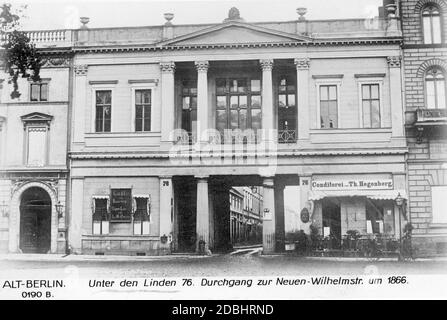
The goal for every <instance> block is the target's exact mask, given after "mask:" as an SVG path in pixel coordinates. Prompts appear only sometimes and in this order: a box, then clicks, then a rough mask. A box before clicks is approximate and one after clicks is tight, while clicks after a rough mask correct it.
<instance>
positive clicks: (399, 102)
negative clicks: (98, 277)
mask: <svg viewBox="0 0 447 320" xmlns="http://www.w3.org/2000/svg"><path fill="white" fill-rule="evenodd" d="M397 9H398V8H397V7H396V6H394V5H391V6H388V7H387V11H386V14H384V13H383V10H382V12H381V15H380V16H379V17H376V18H374V19H347V20H324V21H319V20H316V21H311V20H306V19H305V10H302V9H300V10H298V14H299V17H298V19H297V20H293V21H276V22H257V23H250V22H247V21H245V20H244V19H243V18H242V17H241V14H240V13H239V11H238V10H237V9H236V8H232V9H231V10H230V11H229V13H228V16H227V17H226V18H225V19H224V20H223V21H222V22H220V23H215V24H191V25H176V24H175V23H173V15H172V14H166V15H165V18H166V23H165V24H164V25H161V26H149V27H133V28H91V29H90V28H88V19H83V20H82V21H83V26H82V27H81V28H80V29H77V30H67V31H64V32H62V31H58V32H55V33H54V34H55V35H54V36H52V38H51V39H52V40H51V41H55V42H56V44H55V47H56V48H57V47H58V46H59V47H60V48H62V47H64V48H66V50H67V51H68V52H69V57H70V59H69V60H67V61H69V62H67V63H68V65H67V66H66V67H63V68H62V67H61V68H60V69H61V71H60V72H62V74H63V79H60V81H54V80H56V78H55V77H56V76H55V75H48V77H49V78H52V80H51V82H49V84H48V88H49V92H50V95H49V97H50V98H51V96H52V94H51V92H52V91H51V90H55V91H56V92H55V93H54V96H57V95H64V96H63V97H60V99H61V100H63V99H66V100H64V101H65V103H62V102H60V103H59V104H57V106H55V107H54V109H51V110H50V109H48V110H47V109H45V108H50V102H48V103H40V104H39V103H37V102H36V103H34V102H33V103H30V102H26V103H25V102H20V103H16V102H8V100H7V98H5V97H7V90H5V89H6V87H7V86H5V85H4V88H3V90H2V98H5V99H6V100H2V103H1V105H0V116H1V118H0V119H1V120H2V127H1V128H2V131H1V133H2V136H1V138H2V140H0V141H2V144H1V146H0V148H2V149H1V150H2V155H3V157H2V159H4V160H3V161H4V162H3V164H4V165H3V166H2V169H1V170H2V173H3V172H5V177H4V178H3V179H2V180H1V183H2V185H1V188H2V189H0V190H1V194H0V195H1V196H2V199H4V200H5V202H6V203H7V204H8V210H7V211H8V212H9V216H7V217H6V216H4V217H0V218H1V219H2V220H0V221H1V224H0V226H1V228H2V229H1V230H2V232H3V233H1V234H2V238H1V239H5V240H3V241H4V243H8V244H7V245H6V244H5V245H6V246H7V247H8V248H9V250H10V251H14V252H17V251H19V250H22V251H24V249H23V248H24V245H23V243H22V242H23V241H22V240H21V239H22V238H21V230H22V229H21V228H22V226H25V224H26V221H24V220H23V219H22V218H21V217H22V216H23V214H22V213H21V212H22V209H23V211H26V210H25V209H26V208H25V207H23V208H22V206H21V203H22V202H24V201H25V202H26V201H31V200H32V199H31V198H32V197H31V196H24V195H23V194H24V192H25V189H27V188H28V187H29V189H31V188H34V187H38V188H40V189H39V190H37V189H36V190H35V193H36V194H39V195H40V196H42V194H43V191H45V192H46V193H47V194H48V195H49V198H48V199H47V200H46V201H43V202H42V203H40V204H39V205H41V206H44V205H46V206H49V205H50V203H51V205H50V206H51V212H52V214H51V219H50V221H51V233H50V236H49V238H50V241H51V250H50V252H56V251H57V250H58V249H57V248H58V246H57V243H59V242H58V241H59V239H62V234H63V235H64V236H63V239H64V241H65V239H66V241H65V246H66V247H67V250H69V252H72V253H82V254H98V255H103V254H131V255H153V254H169V253H173V252H191V253H192V252H195V251H197V250H200V249H203V248H205V249H209V250H211V251H212V252H215V251H225V250H227V249H228V245H229V243H230V241H231V223H230V206H229V202H228V199H229V192H230V189H231V188H232V187H242V186H262V187H263V208H262V231H263V232H262V233H263V252H264V253H265V254H269V253H273V252H278V251H282V250H284V233H285V226H284V221H285V217H284V211H285V210H284V193H283V190H284V188H285V187H286V186H296V187H297V190H298V191H297V194H296V197H297V198H299V199H300V202H299V203H300V208H298V209H299V210H298V211H300V210H301V209H303V208H308V209H310V208H312V210H311V212H310V217H309V219H307V220H306V221H302V226H303V229H304V230H306V232H309V231H308V230H309V225H311V224H312V225H314V226H315V227H316V228H317V229H318V230H319V232H320V234H322V235H327V236H328V235H331V237H333V238H334V239H335V240H334V241H335V245H337V243H338V245H340V242H341V238H342V236H343V235H344V234H346V231H348V230H353V229H355V230H358V231H359V232H360V233H361V234H365V235H367V234H370V235H372V234H386V235H389V236H391V237H395V238H398V237H399V234H400V231H401V228H402V226H403V225H405V223H406V222H408V219H409V217H408V215H407V214H406V213H405V212H404V211H403V210H401V208H400V207H398V206H397V205H396V202H395V199H396V198H397V197H401V198H403V199H407V192H406V190H407V175H406V157H407V154H408V150H407V145H406V138H405V129H404V103H403V102H404V101H403V95H402V93H403V89H404V83H403V78H402V75H403V64H402V48H401V45H402V32H401V25H400V23H399V20H398V19H397V16H398V15H397ZM31 35H35V34H34V33H31ZM56 35H57V36H56ZM35 39H36V40H35V41H36V43H37V44H38V46H39V47H40V48H42V50H45V48H46V47H47V49H46V50H50V49H48V46H47V45H48V43H47V42H49V41H50V37H49V36H48V35H47V33H45V32H42V33H41V34H39V35H38V36H36V37H35ZM51 50H55V49H51ZM61 50H62V49H61ZM64 50H65V49H64ZM48 70H49V71H54V72H56V71H57V72H59V69H58V68H54V69H48ZM64 81H65V82H64ZM28 85H32V84H28ZM39 85H42V83H40V84H39ZM25 87H26V84H25ZM39 88H40V90H42V88H41V87H39ZM30 92H32V91H30ZM24 99H26V98H24ZM17 104H19V106H17ZM23 104H25V105H23ZM22 105H23V106H22ZM47 105H48V107H47ZM34 107H36V108H38V109H39V111H36V112H39V114H38V115H33V114H32V113H33V112H34V110H33V109H32V108H34ZM21 108H22V109H26V112H25V111H23V112H21V113H18V112H19V111H20V110H21ZM28 111H29V112H28ZM58 112H65V113H63V115H60V116H59V115H58ZM23 116H24V117H23ZM21 117H23V118H21ZM35 117H37V118H38V120H33V119H36V118H35ZM62 119H63V121H65V122H63V123H64V124H65V125H67V124H68V127H61V130H62V131H60V132H57V131H56V130H53V125H54V129H56V125H55V124H56V123H59V122H56V121H62ZM30 121H31V122H32V121H37V122H39V123H42V122H44V123H47V129H46V130H47V131H45V132H47V133H51V136H50V138H49V140H46V141H50V143H51V146H52V145H53V144H52V143H53V141H56V140H57V139H65V140H64V142H63V143H62V142H61V143H62V146H61V145H60V144H58V147H57V150H51V149H49V150H50V151H49V152H48V162H45V165H43V166H42V165H41V166H40V167H39V169H36V168H35V167H32V166H30V165H29V163H28V164H26V163H23V162H21V163H20V165H18V163H19V162H18V161H19V160H18V159H16V160H12V159H15V158H17V157H18V158H20V156H17V155H14V156H10V153H9V152H7V153H6V154H5V153H3V150H6V149H5V148H8V149H7V150H9V148H16V149H17V150H18V151H17V152H19V151H20V152H21V150H24V149H23V148H22V145H20V144H19V143H18V141H21V139H22V137H21V136H20V135H19V133H18V132H19V131H18V128H17V127H18V125H19V124H24V125H25V127H26V124H27V123H29V122H30ZM61 125H62V122H61ZM5 128H6V131H5ZM48 128H51V130H50V129H48ZM8 130H12V131H8ZM64 130H66V133H67V132H68V134H65V135H64V134H62V133H63V131H64ZM3 132H7V134H9V135H13V137H16V136H15V135H16V134H17V137H19V139H16V140H14V139H13V138H5V136H4V134H3ZM9 132H11V133H9ZM25 132H27V131H26V130H25ZM52 135H55V136H54V137H53V136H52ZM47 136H48V135H47ZM39 137H40V136H39ZM63 137H65V138H63ZM5 143H6V145H5ZM47 143H48V142H47ZM65 145H67V147H65ZM5 146H6V147H5ZM39 150H40V149H39ZM62 150H63V152H62ZM67 150H68V153H65V152H66V151H67ZM56 155H57V156H58V157H59V158H57V159H59V160H56V158H53V157H56ZM66 155H67V157H66ZM20 159H21V158H20ZM33 159H34V158H33ZM67 159H68V160H67ZM14 161H15V162H14ZM67 161H68V162H67ZM56 163H57V164H58V165H60V166H61V167H60V170H61V172H64V174H65V175H62V173H60V174H59V175H58V177H59V180H57V181H58V182H57V184H56V183H54V182H53V183H50V182H48V181H49V180H48V179H46V177H43V176H40V173H38V172H39V170H40V171H42V170H45V174H48V175H49V172H50V171H51V170H53V169H54V170H55V167H54V166H55V165H56ZM53 164H54V166H53ZM15 166H19V167H20V170H25V171H26V172H28V171H29V172H33V174H34V175H35V176H33V178H32V179H30V178H28V180H26V181H24V182H23V184H19V185H17V186H16V187H15V184H14V182H13V181H14V180H13V178H10V175H11V174H12V172H14V170H16V169H15ZM62 166H63V167H64V168H63V169H62ZM47 167H48V168H47ZM67 169H69V170H68V172H67ZM27 170H28V171H27ZM54 170H53V172H52V173H53V174H54ZM58 170H59V167H58ZM64 170H65V171H64ZM57 172H59V171H57ZM21 174H22V173H21ZM27 176H28V175H27ZM51 181H53V180H51ZM65 183H66V184H65ZM27 186H28V187H27ZM42 190H43V191H42ZM30 197H31V198H30ZM62 198H63V199H62ZM30 199H31V200H30ZM0 201H1V199H0ZM56 201H57V202H59V201H60V204H62V205H63V210H61V207H60V206H58V210H59V211H61V212H62V214H57V211H58V210H56V207H55V203H57V202H56ZM31 202H32V201H31ZM31 202H30V203H31ZM27 203H28V202H27ZM30 205H31V204H30ZM5 211H6V210H5ZM19 226H20V227H19ZM66 227H68V232H67V233H66V234H65V233H63V232H62V231H63V230H65V228H66ZM23 228H24V229H26V228H25V227H23ZM38 229H39V228H38ZM40 229H42V228H40ZM42 230H43V229H42ZM42 230H41V231H42ZM42 232H45V230H43V231H42ZM46 232H47V234H48V231H46ZM4 235H7V236H4ZM53 242H54V243H55V244H54V245H53ZM61 243H62V240H61ZM35 246H37V247H40V245H35Z"/></svg>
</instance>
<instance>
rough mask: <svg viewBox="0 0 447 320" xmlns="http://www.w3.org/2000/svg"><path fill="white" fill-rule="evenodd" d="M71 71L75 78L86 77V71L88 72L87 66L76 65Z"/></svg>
mask: <svg viewBox="0 0 447 320" xmlns="http://www.w3.org/2000/svg"><path fill="white" fill-rule="evenodd" d="M73 70H74V73H75V75H77V76H86V75H87V71H88V65H86V64H78V65H75V66H74V68H73Z"/></svg>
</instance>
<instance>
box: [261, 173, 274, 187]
mask: <svg viewBox="0 0 447 320" xmlns="http://www.w3.org/2000/svg"><path fill="white" fill-rule="evenodd" d="M261 178H262V186H263V187H264V188H270V189H272V188H274V187H275V177H274V176H266V177H264V176H261Z"/></svg>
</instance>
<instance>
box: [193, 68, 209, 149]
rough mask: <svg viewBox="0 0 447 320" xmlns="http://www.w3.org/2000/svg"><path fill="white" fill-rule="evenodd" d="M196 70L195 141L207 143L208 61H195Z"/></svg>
mask: <svg viewBox="0 0 447 320" xmlns="http://www.w3.org/2000/svg"><path fill="white" fill-rule="evenodd" d="M195 66H196V69H197V141H199V142H205V143H206V142H208V138H207V135H206V134H205V130H207V129H208V116H209V114H208V110H209V108H208V68H209V62H208V61H196V62H195Z"/></svg>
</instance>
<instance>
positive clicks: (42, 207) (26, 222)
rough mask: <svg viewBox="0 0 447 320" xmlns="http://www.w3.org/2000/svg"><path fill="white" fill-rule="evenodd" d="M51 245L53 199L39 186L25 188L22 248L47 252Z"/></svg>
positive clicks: (27, 250)
mask: <svg viewBox="0 0 447 320" xmlns="http://www.w3.org/2000/svg"><path fill="white" fill-rule="evenodd" d="M50 246H51V199H50V196H49V195H48V193H47V192H46V191H45V190H43V189H42V188H39V187H31V188H29V189H27V190H25V191H24V192H23V194H22V200H21V201H20V249H21V250H22V252H23V253H47V252H48V251H49V250H50Z"/></svg>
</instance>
